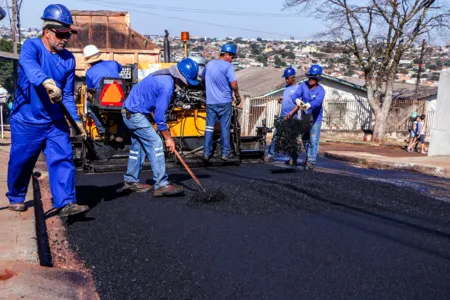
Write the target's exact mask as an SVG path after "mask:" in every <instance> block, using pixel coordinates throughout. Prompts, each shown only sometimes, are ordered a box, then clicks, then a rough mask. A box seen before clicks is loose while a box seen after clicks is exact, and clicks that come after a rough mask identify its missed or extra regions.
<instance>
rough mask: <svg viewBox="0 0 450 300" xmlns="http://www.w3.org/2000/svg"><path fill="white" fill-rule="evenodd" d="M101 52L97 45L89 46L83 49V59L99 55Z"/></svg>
mask: <svg viewBox="0 0 450 300" xmlns="http://www.w3.org/2000/svg"><path fill="white" fill-rule="evenodd" d="M99 52H100V51H99V50H98V48H97V47H96V46H95V45H87V46H86V47H84V49H83V57H84V58H85V59H86V58H88V57H90V56H92V55H95V54H97V53H99Z"/></svg>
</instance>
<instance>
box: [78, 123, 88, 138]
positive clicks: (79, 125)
mask: <svg viewBox="0 0 450 300" xmlns="http://www.w3.org/2000/svg"><path fill="white" fill-rule="evenodd" d="M76 123H77V126H78V128H79V129H80V131H81V134H80V136H82V137H83V139H86V137H87V134H86V131H85V130H84V126H83V122H76Z"/></svg>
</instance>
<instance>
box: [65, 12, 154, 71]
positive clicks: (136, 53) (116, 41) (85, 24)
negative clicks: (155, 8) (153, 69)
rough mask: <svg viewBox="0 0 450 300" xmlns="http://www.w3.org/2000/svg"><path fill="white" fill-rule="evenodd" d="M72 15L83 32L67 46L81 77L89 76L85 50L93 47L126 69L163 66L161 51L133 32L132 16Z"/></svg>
mask: <svg viewBox="0 0 450 300" xmlns="http://www.w3.org/2000/svg"><path fill="white" fill-rule="evenodd" d="M71 13H72V17H73V20H74V23H75V25H77V26H78V27H79V28H81V30H79V31H78V34H75V35H73V36H72V38H71V39H70V40H69V43H68V45H67V50H69V51H70V52H72V54H73V55H74V56H75V59H76V62H77V64H76V70H75V71H76V75H77V76H84V74H85V71H86V69H87V66H86V65H85V63H84V59H83V49H84V47H85V46H87V45H90V44H94V45H96V46H97V48H99V50H100V52H101V53H102V54H103V55H104V57H105V58H106V59H114V60H117V61H118V62H119V63H120V64H123V65H125V64H130V63H137V64H148V63H158V62H159V55H160V48H159V47H158V46H157V45H156V44H155V43H154V42H152V41H150V40H149V39H147V38H146V37H144V36H143V35H142V34H140V33H138V32H136V31H135V30H133V29H132V28H131V26H130V15H129V13H128V12H117V11H107V10H100V11H91V10H89V11H87V10H83V11H81V10H72V11H71Z"/></svg>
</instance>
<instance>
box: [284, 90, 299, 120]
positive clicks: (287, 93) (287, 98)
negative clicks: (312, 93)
mask: <svg viewBox="0 0 450 300" xmlns="http://www.w3.org/2000/svg"><path fill="white" fill-rule="evenodd" d="M297 88H298V84H294V85H289V86H286V88H285V89H284V93H283V102H282V103H281V113H280V117H282V118H283V117H285V116H286V115H287V114H288V113H290V112H291V111H292V110H293V109H294V108H295V107H296V106H297V104H296V103H295V100H296V99H297V98H293V97H292V96H293V95H294V93H295V91H296V90H297ZM297 116H298V113H297V114H295V115H294V116H292V117H293V118H294V119H295V118H297Z"/></svg>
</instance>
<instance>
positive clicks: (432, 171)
mask: <svg viewBox="0 0 450 300" xmlns="http://www.w3.org/2000/svg"><path fill="white" fill-rule="evenodd" d="M324 156H325V157H327V158H330V159H335V160H341V161H346V162H350V163H354V164H357V165H360V166H364V167H367V168H369V169H376V170H398V171H412V172H416V173H422V174H426V175H431V176H435V177H440V178H449V177H450V174H447V172H446V170H445V169H444V168H441V167H434V166H426V165H420V164H414V163H395V162H386V161H381V160H377V159H370V158H362V157H355V156H349V155H344V154H337V153H333V152H325V153H324Z"/></svg>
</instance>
